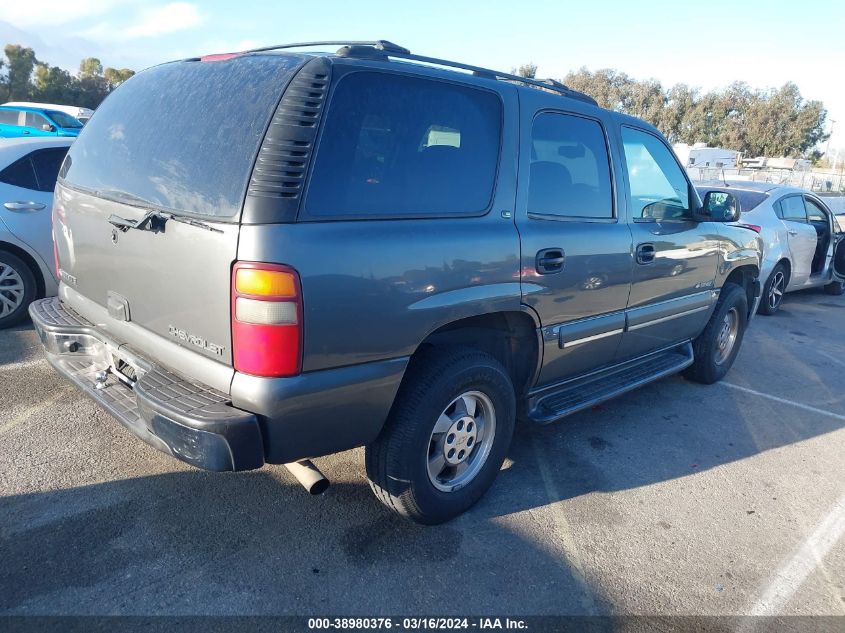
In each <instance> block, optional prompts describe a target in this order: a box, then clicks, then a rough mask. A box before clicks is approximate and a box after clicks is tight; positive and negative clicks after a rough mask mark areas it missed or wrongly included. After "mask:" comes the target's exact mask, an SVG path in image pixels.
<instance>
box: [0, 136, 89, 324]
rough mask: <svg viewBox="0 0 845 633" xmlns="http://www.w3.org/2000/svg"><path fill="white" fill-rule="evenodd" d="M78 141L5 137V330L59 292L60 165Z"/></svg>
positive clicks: (0, 288)
mask: <svg viewBox="0 0 845 633" xmlns="http://www.w3.org/2000/svg"><path fill="white" fill-rule="evenodd" d="M72 142H73V139H70V138H19V139H2V141H0V328H4V327H9V326H11V325H14V324H16V323H18V322H19V321H21V320H22V319H23V318H25V317H26V310H27V307H28V306H29V304H30V303H31V302H32V301H33V300H34V299H37V298H39V297H50V296H53V295H55V294H56V291H57V290H58V280H57V279H56V271H55V265H54V255H53V239H52V227H51V222H50V209H51V208H52V206H53V189H54V188H55V186H56V178H57V176H58V173H59V167H60V166H61V164H62V161H63V160H64V158H65V154H67V150H68V148H69V147H70V144H71V143H72Z"/></svg>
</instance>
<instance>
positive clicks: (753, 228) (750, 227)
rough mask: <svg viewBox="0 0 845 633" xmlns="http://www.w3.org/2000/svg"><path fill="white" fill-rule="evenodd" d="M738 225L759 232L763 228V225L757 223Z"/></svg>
mask: <svg viewBox="0 0 845 633" xmlns="http://www.w3.org/2000/svg"><path fill="white" fill-rule="evenodd" d="M737 226H739V227H742V228H744V229H748V230H749V231H754V232H755V233H759V232H760V231H762V230H763V227H762V226H759V225H757V224H737Z"/></svg>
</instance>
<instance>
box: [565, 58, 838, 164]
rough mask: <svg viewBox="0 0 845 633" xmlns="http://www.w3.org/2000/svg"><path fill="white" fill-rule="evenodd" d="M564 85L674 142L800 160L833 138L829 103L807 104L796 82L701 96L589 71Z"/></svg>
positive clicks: (608, 71)
mask: <svg viewBox="0 0 845 633" xmlns="http://www.w3.org/2000/svg"><path fill="white" fill-rule="evenodd" d="M563 81H564V83H565V84H567V85H568V86H569V87H571V88H573V89H575V90H578V91H580V92H584V93H586V94H588V95H590V96H592V97H593V98H594V99H595V100H596V101H597V102H598V104H599V105H600V106H601V107H603V108H608V109H611V110H617V111H619V112H624V113H625V114H631V115H633V116H636V117H639V118H641V119H644V120H646V121H648V122H649V123H651V124H652V125H654V126H655V127H657V128H658V129H660V131H661V132H663V134H664V135H665V136H666V137H667V138H668V139H669V140H670V141H671V142H673V143H677V142H684V143H690V144H692V143H698V142H704V143H707V144H708V145H712V146H720V147H725V148H728V149H734V150H737V151H740V152H743V153H744V154H746V155H749V156H759V155H766V156H790V157H799V156H809V155H811V153H812V150H813V147H815V146H816V145H818V144H819V143H821V142H823V141H824V140H826V139H827V138H828V135H826V134H825V132H824V124H825V119H826V115H827V113H826V111H825V109H824V106H823V104H822V103H821V102H819V101H804V99H803V98H802V96H801V92H800V91H799V90H798V87H797V86H796V85H795V84H793V83H787V84H785V85H784V86H782V87H781V88H779V89H777V90H769V91H760V90H754V89H752V88H750V87H749V86H748V85H747V84H745V83H742V82H736V83H733V84H731V85H730V86H729V87H728V88H726V89H725V90H722V91H711V92H707V93H701V92H700V91H699V90H697V89H694V88H690V87H689V86H686V85H684V84H678V85H675V86H672V87H671V88H669V89H668V90H665V89H664V88H663V87H662V86H661V85H660V83H659V82H658V81H655V80H653V79H650V80H646V81H639V80H636V79H633V78H632V77H629V76H628V75H626V74H625V73H621V72H619V71H616V70H612V69H601V70H597V71H595V72H591V71H589V70H587V69H586V68H581V69H580V70H578V71H577V72H574V73H569V75H567V76H566V78H565V79H564V80H563Z"/></svg>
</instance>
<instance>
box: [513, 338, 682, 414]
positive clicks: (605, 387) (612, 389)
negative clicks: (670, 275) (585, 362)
mask: <svg viewBox="0 0 845 633" xmlns="http://www.w3.org/2000/svg"><path fill="white" fill-rule="evenodd" d="M692 362H693V352H692V344H691V343H684V344H683V345H680V346H678V347H673V348H671V349H668V350H663V351H660V352H655V353H653V354H649V355H648V356H643V357H642V358H637V359H635V360H632V361H628V362H625V363H622V364H621V365H614V366H613V367H609V368H607V369H602V370H599V371H596V372H593V373H591V374H587V375H586V376H581V377H580V378H574V379H572V380H569V381H567V382H564V383H561V384H558V385H553V386H552V387H546V388H544V389H542V390H540V391H538V392H535V393H534V394H531V395H529V396H528V402H527V405H528V419H529V420H531V421H532V422H537V423H538V424H549V423H551V422H556V421H557V420H560V419H561V418H563V417H566V416H567V415H571V414H573V413H576V412H577V411H582V410H583V409H589V408H590V407H592V406H595V405H597V404H598V403H600V402H604V401H605V400H609V399H610V398H615V397H616V396H619V395H621V394H623V393H626V392H628V391H631V390H633V389H636V388H637V387H641V386H642V385H645V384H647V383H650V382H653V381H655V380H659V379H661V378H665V377H666V376H671V375H672V374H677V373H678V372H679V371H682V370H683V369H686V368H687V367H689V366H690V365H692Z"/></svg>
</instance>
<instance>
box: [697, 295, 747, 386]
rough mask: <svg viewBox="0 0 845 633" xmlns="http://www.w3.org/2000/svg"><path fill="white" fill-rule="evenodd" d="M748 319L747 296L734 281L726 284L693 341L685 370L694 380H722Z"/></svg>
mask: <svg viewBox="0 0 845 633" xmlns="http://www.w3.org/2000/svg"><path fill="white" fill-rule="evenodd" d="M747 323H748V297H747V296H746V295H745V290H744V289H743V288H741V287H740V286H737V285H736V284H725V286H724V287H723V288H722V292H721V293H720V295H719V301H718V303H716V309H715V310H714V311H713V315H712V316H711V317H710V320H709V321H708V322H707V326H706V327H705V328H704V331H703V332H702V333H701V334H700V335H699V337H698V338H697V339H695V341H693V346H692V347H693V353H694V354H695V360H694V361H693V364H692V365H690V367H689V368H688V369H687V370H686V371H685V372H684V374H685V375H686V377H687V378H689V379H690V380H693V381H695V382H700V383H704V384H706V385H709V384H712V383H714V382H716V381H718V380H721V379H722V378H723V377H724V375H725V374H727V373H728V370H729V369H730V368H731V365H733V362H734V360H735V359H736V355H737V354H738V353H739V348H740V345H742V337H743V335H744V334H745V326H746V325H747Z"/></svg>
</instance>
